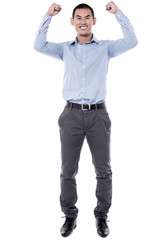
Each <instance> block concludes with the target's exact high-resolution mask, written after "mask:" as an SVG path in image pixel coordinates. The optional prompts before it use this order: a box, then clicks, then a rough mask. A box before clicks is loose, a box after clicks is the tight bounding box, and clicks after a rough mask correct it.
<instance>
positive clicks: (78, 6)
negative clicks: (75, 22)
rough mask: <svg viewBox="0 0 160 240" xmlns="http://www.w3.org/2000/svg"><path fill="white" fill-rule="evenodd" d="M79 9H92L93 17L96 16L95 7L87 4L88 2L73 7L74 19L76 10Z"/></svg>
mask: <svg viewBox="0 0 160 240" xmlns="http://www.w3.org/2000/svg"><path fill="white" fill-rule="evenodd" d="M77 9H90V10H91V13H92V17H93V18H94V11H93V9H92V8H91V7H90V6H89V5H87V4H85V3H81V4H79V5H77V6H76V7H75V8H74V9H73V13H72V18H73V19H74V14H75V11H76V10H77Z"/></svg>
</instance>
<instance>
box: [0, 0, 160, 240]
mask: <svg viewBox="0 0 160 240" xmlns="http://www.w3.org/2000/svg"><path fill="white" fill-rule="evenodd" d="M85 2H86V3H88V4H90V5H91V6H92V7H93V9H94V10H95V14H96V17H97V25H96V26H95V27H94V28H93V32H94V33H95V35H96V38H97V39H99V40H100V39H117V38H120V37H121V36H122V33H121V29H120V26H119V24H118V23H117V21H116V19H115V17H114V15H111V14H109V13H107V12H106V11H105V5H106V4H107V3H108V2H107V1H104V0H101V1H95V0H94V1H93V0H92V1H91V0H86V1H85ZM51 3H52V1H50V0H41V1H38V0H32V1H31V0H28V1H22V0H21V1H20V0H15V1H5V2H4V1H3V3H2V1H1V3H0V25H1V29H0V30H1V37H0V42H1V44H0V58H1V65H0V66H1V70H0V239H1V240H11V239H16V240H28V239H29V240H42V239H47V240H51V239H62V237H61V235H60V233H59V229H60V227H61V225H62V224H63V222H64V219H62V218H61V217H62V216H63V214H62V213H61V210H60V205H59V193H60V181H59V174H60V166H61V160H60V140H59V129H58V124H57V119H58V117H59V115H60V113H61V111H62V110H63V107H64V104H65V101H64V100H63V99H62V95H61V91H62V78H63V63H62V62H61V61H59V60H55V59H53V58H50V57H47V56H44V55H42V54H39V53H37V52H36V51H34V50H33V42H34V38H35V34H36V31H37V29H38V27H39V25H40V23H41V21H42V18H43V16H44V14H45V13H46V11H47V10H48V8H49V6H50V5H51ZM57 3H58V4H61V6H62V8H63V11H62V12H61V13H60V14H59V15H58V16H56V17H55V18H54V19H53V20H52V23H51V25H50V29H49V33H48V40H49V41H55V42H62V41H68V40H69V41H70V40H73V39H74V38H75V34H76V33H75V30H74V27H72V26H71V25H70V17H71V13H72V9H73V8H74V7H75V6H76V5H77V4H79V3H81V1H79V0H78V1H77V0H75V1H73V0H71V1H66V0H59V1H58V2H57ZM116 4H117V5H118V7H119V8H120V9H121V10H123V12H124V13H125V14H126V15H127V16H128V17H129V19H130V21H131V23H132V24H133V26H134V29H135V32H136V35H137V37H138V40H139V45H138V46H137V47H136V48H134V49H133V50H131V51H129V52H127V53H125V54H124V55H121V56H118V57H117V58H114V59H112V60H111V62H110V64H109V72H108V77H107V99H106V102H107V108H108V112H109V115H110V118H111V121H112V136H111V138H112V142H111V158H112V170H113V205H112V208H111V210H110V214H109V219H110V223H109V226H110V229H111V233H110V235H109V237H108V239H110V240H117V239H120V240H122V239H123V240H133V239H134V240H135V239H145V240H147V239H154V240H158V239H160V233H159V216H160V207H159V203H160V195H159V182H160V176H159V171H160V170H159V161H160V153H159V140H160V114H159V102H160V96H159V91H160V87H159V80H160V74H159V54H160V47H159V45H160V44H159V43H160V35H158V32H159V7H158V0H157V1H154V0H153V1H152V2H149V1H139V0H134V1H130V0H121V1H118V0H117V1H116ZM77 185H78V196H79V199H78V203H77V207H78V208H79V217H78V227H77V229H76V230H75V231H74V233H73V234H72V235H71V237H70V239H74V240H81V239H82V238H86V239H87V238H90V239H100V237H99V236H98V235H97V233H96V228H95V219H94V215H93V209H94V207H95V206H96V198H95V186H96V180H95V172H94V168H93V166H92V160H91V154H90V152H89V148H88V146H87V144H86V142H85V144H84V147H83V150H82V153H81V161H80V164H79V173H78V176H77Z"/></svg>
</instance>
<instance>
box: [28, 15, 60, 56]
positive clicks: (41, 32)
mask: <svg viewBox="0 0 160 240" xmlns="http://www.w3.org/2000/svg"><path fill="white" fill-rule="evenodd" d="M51 19H52V17H51V16H48V15H45V16H44V18H43V21H42V23H41V24H40V26H39V29H38V31H37V34H36V38H35V41H34V46H33V47H34V49H35V50H36V51H38V52H40V53H43V54H46V55H48V56H51V57H54V58H57V59H59V60H63V43H53V42H47V41H46V39H47V32H48V28H49V24H50V22H51Z"/></svg>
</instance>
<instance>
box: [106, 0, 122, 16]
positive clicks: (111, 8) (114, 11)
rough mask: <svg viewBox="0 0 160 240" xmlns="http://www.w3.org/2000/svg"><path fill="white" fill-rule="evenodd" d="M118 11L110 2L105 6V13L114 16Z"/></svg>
mask: <svg viewBox="0 0 160 240" xmlns="http://www.w3.org/2000/svg"><path fill="white" fill-rule="evenodd" d="M119 10H120V9H119V8H118V7H117V5H116V4H115V3H114V2H113V1H111V2H109V3H108V4H107V5H106V11H108V12H110V13H112V14H115V13H117V12H118V11H119Z"/></svg>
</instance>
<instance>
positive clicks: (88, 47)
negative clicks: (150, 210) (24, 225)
mask: <svg viewBox="0 0 160 240" xmlns="http://www.w3.org/2000/svg"><path fill="white" fill-rule="evenodd" d="M61 10H62V9H61V6H60V5H57V4H55V3H53V4H52V5H51V7H50V8H49V10H48V12H47V13H46V15H45V17H44V19H43V21H42V23H41V25H40V28H39V30H38V33H37V36H36V39H35V43H34V48H35V50H37V51H39V52H41V53H44V54H47V55H49V56H52V57H54V58H57V59H60V60H63V61H64V66H65V72H64V79H63V84H64V85H63V97H64V99H65V100H66V102H67V104H66V106H65V108H64V111H63V112H62V114H61V115H60V117H59V121H58V122H59V127H60V138H61V152H62V172H61V195H60V204H61V209H62V211H63V212H64V214H65V216H66V220H65V223H64V225H63V226H62V228H61V235H62V236H63V237H67V236H69V235H70V234H71V233H72V231H73V229H74V228H75V227H76V218H77V215H78V209H77V207H76V206H75V204H76V201H77V191H76V180H75V176H76V174H77V172H78V161H79V157H80V152H81V148H82V145H83V141H84V139H85V137H86V139H87V142H88V144H89V147H90V150H91V153H92V161H93V164H94V166H95V171H96V176H97V188H96V197H97V206H96V208H95V209H94V215H95V217H96V227H97V232H98V234H99V235H100V236H101V237H106V236H107V235H108V234H109V228H108V226H107V215H108V212H109V208H110V206H111V198H112V171H111V166H110V130H111V121H110V118H109V115H108V112H107V109H106V106H105V103H104V101H105V96H106V74H107V69H108V63H109V60H110V58H113V57H115V56H117V55H119V54H121V53H124V52H126V51H127V50H129V49H131V48H133V47H134V46H135V45H137V38H136V36H135V33H134V30H133V27H132V25H131V23H130V22H129V20H128V18H127V17H126V16H125V15H124V14H123V12H122V11H121V10H119V8H118V7H117V6H116V5H115V3H114V2H110V3H108V4H107V5H106V10H107V11H108V12H110V13H112V14H115V17H116V19H117V21H118V23H119V24H120V25H121V28H122V32H123V36H124V37H123V38H122V39H118V40H115V41H109V40H106V41H99V40H97V39H96V38H95V36H94V35H93V34H92V26H93V25H95V24H96V18H95V17H94V11H93V9H92V8H91V7H90V6H88V5H86V4H80V5H78V6H77V7H75V9H74V10H73V15H72V18H71V24H72V25H73V26H74V27H75V29H76V32H77V37H76V38H75V40H74V41H71V42H64V43H52V42H47V41H46V37H47V31H48V27H49V24H50V22H51V19H52V17H53V16H56V15H57V14H59V13H60V12H61Z"/></svg>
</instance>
